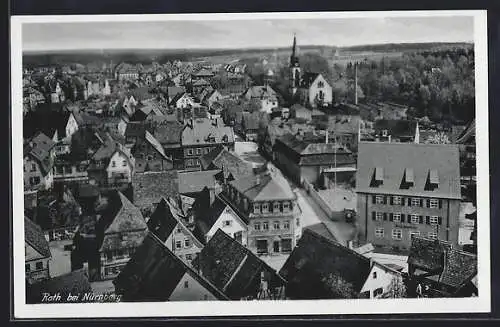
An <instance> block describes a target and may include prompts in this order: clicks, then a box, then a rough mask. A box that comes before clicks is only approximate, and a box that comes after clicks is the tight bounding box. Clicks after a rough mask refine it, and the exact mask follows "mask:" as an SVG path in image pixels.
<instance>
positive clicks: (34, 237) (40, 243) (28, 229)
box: [24, 217, 51, 258]
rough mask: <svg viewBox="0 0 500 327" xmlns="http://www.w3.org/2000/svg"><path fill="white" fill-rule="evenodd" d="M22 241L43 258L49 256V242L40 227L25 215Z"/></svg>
mask: <svg viewBox="0 0 500 327" xmlns="http://www.w3.org/2000/svg"><path fill="white" fill-rule="evenodd" d="M24 241H25V242H26V243H28V244H29V245H31V246H32V247H33V249H35V250H36V251H37V252H38V253H40V254H41V255H42V256H44V257H45V258H48V257H50V256H51V255H50V248H49V242H48V241H47V239H46V238H45V235H44V233H43V231H42V229H41V228H40V226H38V225H37V224H35V223H34V222H33V221H32V220H31V219H29V218H27V217H24Z"/></svg>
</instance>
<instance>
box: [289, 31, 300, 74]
mask: <svg viewBox="0 0 500 327" xmlns="http://www.w3.org/2000/svg"><path fill="white" fill-rule="evenodd" d="M298 65H299V58H298V57H297V37H296V35H295V33H293V46H292V55H291V56H290V66H292V67H293V66H298Z"/></svg>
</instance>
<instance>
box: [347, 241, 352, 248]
mask: <svg viewBox="0 0 500 327" xmlns="http://www.w3.org/2000/svg"><path fill="white" fill-rule="evenodd" d="M353 244H354V243H353V241H352V240H350V241H347V247H348V248H349V249H351V250H354V245H353Z"/></svg>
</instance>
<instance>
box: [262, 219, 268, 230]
mask: <svg viewBox="0 0 500 327" xmlns="http://www.w3.org/2000/svg"><path fill="white" fill-rule="evenodd" d="M262 229H263V230H269V223H268V222H267V221H264V222H263V223H262Z"/></svg>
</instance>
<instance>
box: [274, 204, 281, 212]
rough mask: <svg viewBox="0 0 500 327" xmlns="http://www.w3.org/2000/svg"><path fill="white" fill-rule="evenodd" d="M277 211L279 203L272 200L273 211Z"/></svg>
mask: <svg viewBox="0 0 500 327" xmlns="http://www.w3.org/2000/svg"><path fill="white" fill-rule="evenodd" d="M278 211H280V203H279V202H274V203H273V212H278Z"/></svg>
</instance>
